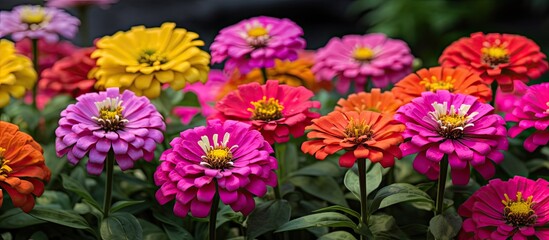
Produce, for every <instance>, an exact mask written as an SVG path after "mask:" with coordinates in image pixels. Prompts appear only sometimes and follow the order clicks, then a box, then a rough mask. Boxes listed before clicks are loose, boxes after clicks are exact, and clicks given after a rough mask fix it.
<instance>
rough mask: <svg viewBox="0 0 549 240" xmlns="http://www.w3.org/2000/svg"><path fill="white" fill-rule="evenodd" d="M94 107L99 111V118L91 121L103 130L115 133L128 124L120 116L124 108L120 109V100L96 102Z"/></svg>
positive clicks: (111, 99)
mask: <svg viewBox="0 0 549 240" xmlns="http://www.w3.org/2000/svg"><path fill="white" fill-rule="evenodd" d="M95 106H96V107H97V110H98V111H99V116H98V117H92V119H93V120H95V121H97V123H98V124H99V125H100V126H101V128H102V129H103V130H105V131H116V130H119V129H121V128H122V127H123V126H124V124H126V123H128V120H127V119H124V117H123V116H122V111H123V110H124V108H123V107H122V100H120V99H119V98H118V97H116V98H107V99H105V100H103V101H101V102H96V103H95Z"/></svg>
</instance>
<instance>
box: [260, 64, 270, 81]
mask: <svg viewBox="0 0 549 240" xmlns="http://www.w3.org/2000/svg"><path fill="white" fill-rule="evenodd" d="M261 75H262V76H263V81H264V82H265V83H267V80H268V79H269V77H268V76H267V69H266V68H264V67H262V68H261Z"/></svg>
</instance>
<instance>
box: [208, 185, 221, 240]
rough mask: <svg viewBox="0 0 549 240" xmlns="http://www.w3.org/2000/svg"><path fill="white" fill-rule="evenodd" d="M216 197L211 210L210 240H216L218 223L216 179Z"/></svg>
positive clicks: (209, 223)
mask: <svg viewBox="0 0 549 240" xmlns="http://www.w3.org/2000/svg"><path fill="white" fill-rule="evenodd" d="M214 184H215V195H214V198H213V203H212V208H211V209H210V221H209V222H208V228H209V232H210V238H209V240H215V239H216V235H215V227H216V223H217V209H218V208H219V193H218V190H217V180H215V179H214Z"/></svg>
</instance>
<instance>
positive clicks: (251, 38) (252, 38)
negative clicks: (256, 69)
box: [240, 21, 272, 48]
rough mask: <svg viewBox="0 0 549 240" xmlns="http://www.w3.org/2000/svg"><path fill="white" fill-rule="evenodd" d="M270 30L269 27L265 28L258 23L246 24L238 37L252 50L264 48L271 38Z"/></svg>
mask: <svg viewBox="0 0 549 240" xmlns="http://www.w3.org/2000/svg"><path fill="white" fill-rule="evenodd" d="M271 28H272V26H271V25H266V26H265V25H263V24H261V23H260V22H257V21H255V22H252V23H250V24H247V25H246V26H245V31H242V32H241V33H240V36H241V37H242V38H244V39H245V40H246V42H248V44H249V45H250V46H252V47H253V48H261V47H265V46H266V45H267V43H268V42H269V39H270V38H271V36H270V35H269V31H270V30H271Z"/></svg>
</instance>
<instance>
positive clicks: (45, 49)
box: [15, 38, 78, 71]
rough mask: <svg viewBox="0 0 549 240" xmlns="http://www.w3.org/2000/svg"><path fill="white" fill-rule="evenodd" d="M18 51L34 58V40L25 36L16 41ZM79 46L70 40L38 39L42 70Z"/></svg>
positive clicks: (39, 61) (40, 67)
mask: <svg viewBox="0 0 549 240" xmlns="http://www.w3.org/2000/svg"><path fill="white" fill-rule="evenodd" d="M15 49H17V52H19V53H21V54H23V55H25V56H27V57H28V58H30V59H32V58H33V56H32V41H31V40H30V39H28V38H25V39H23V40H21V41H18V42H16V43H15ZM77 49H78V48H77V47H76V46H74V45H73V44H72V43H70V42H68V41H59V42H52V43H49V42H46V41H45V40H43V39H39V40H38V66H39V70H40V71H42V70H44V69H46V68H51V67H52V66H53V64H54V63H55V62H57V61H59V60H60V59H62V58H64V57H67V56H70V55H71V54H72V53H74V51H76V50H77Z"/></svg>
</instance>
